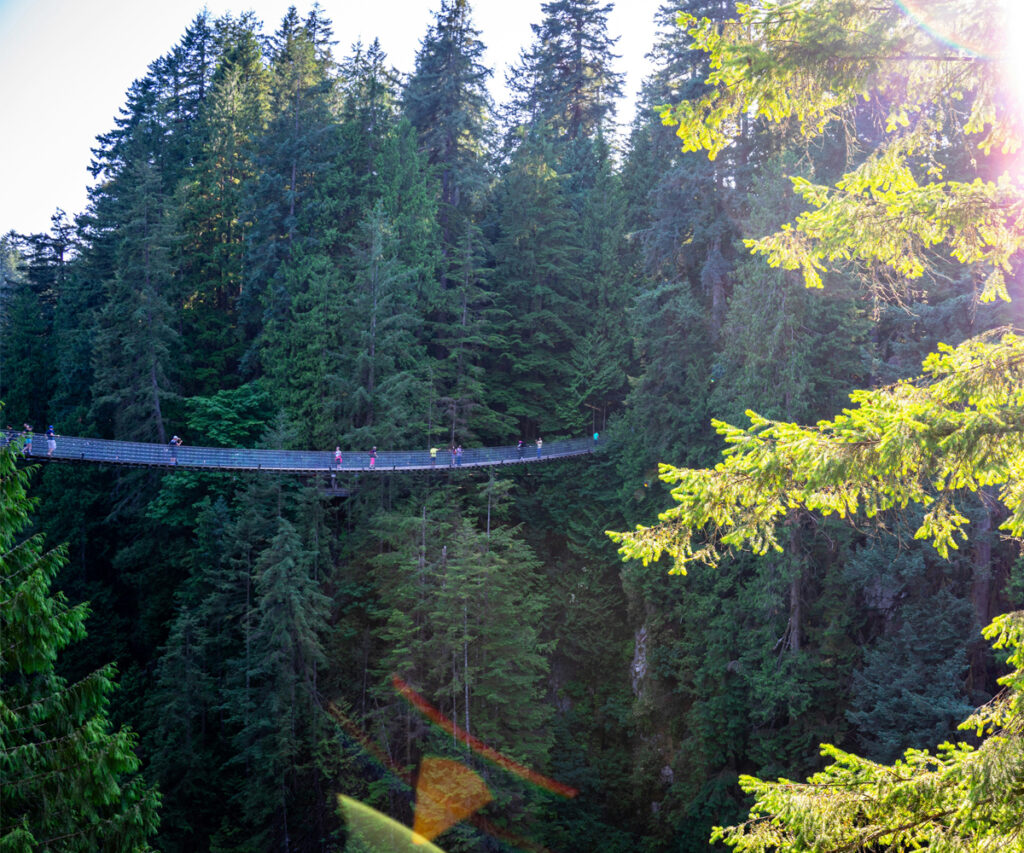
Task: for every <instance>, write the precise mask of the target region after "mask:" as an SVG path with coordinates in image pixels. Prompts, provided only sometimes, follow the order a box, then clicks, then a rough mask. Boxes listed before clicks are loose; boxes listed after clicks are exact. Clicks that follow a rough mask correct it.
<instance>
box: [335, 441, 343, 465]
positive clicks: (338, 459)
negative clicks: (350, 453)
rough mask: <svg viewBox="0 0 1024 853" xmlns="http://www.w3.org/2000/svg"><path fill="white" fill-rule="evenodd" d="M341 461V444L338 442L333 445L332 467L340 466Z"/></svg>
mask: <svg viewBox="0 0 1024 853" xmlns="http://www.w3.org/2000/svg"><path fill="white" fill-rule="evenodd" d="M341 462H342V459H341V445H340V444H338V445H335V446H334V467H335V468H340V467H341Z"/></svg>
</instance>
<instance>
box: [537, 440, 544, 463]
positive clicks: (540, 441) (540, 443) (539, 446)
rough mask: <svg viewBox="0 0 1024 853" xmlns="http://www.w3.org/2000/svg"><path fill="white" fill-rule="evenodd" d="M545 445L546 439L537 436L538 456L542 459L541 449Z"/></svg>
mask: <svg viewBox="0 0 1024 853" xmlns="http://www.w3.org/2000/svg"><path fill="white" fill-rule="evenodd" d="M543 446H544V439H543V438H541V437H540V436H539V435H538V436H537V458H538V459H540V449H541V448H542V447H543Z"/></svg>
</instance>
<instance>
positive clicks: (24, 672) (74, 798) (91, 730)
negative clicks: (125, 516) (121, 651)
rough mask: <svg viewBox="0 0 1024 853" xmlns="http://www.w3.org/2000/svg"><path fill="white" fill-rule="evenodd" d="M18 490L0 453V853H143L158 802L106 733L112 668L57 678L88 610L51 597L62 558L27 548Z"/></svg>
mask: <svg viewBox="0 0 1024 853" xmlns="http://www.w3.org/2000/svg"><path fill="white" fill-rule="evenodd" d="M27 479H28V474H27V472H25V471H23V470H21V471H19V470H18V469H17V468H16V467H15V454H14V450H13V449H12V448H4V449H2V450H0V488H2V491H3V495H4V499H3V501H2V502H0V637H2V650H0V771H2V776H3V780H4V782H3V808H0V846H3V847H4V848H5V849H10V850H29V849H37V848H45V849H53V850H69V851H78V850H80V851H83V853H84V851H93V850H103V851H111V853H113V851H125V850H131V851H143V850H148V849H149V845H148V841H147V839H148V838H149V837H150V836H151V835H152V834H153V833H154V831H155V830H156V827H157V823H158V819H157V808H158V804H159V796H158V794H157V793H156V791H155V790H154V789H153V788H151V787H149V786H147V785H146V784H145V783H144V782H143V780H142V778H141V776H140V775H139V773H138V771H139V760H138V758H136V756H135V752H134V750H135V744H136V737H135V735H134V733H133V732H131V731H130V730H129V729H128V728H126V727H122V728H121V729H119V730H118V731H113V730H112V729H113V727H112V726H111V724H110V720H109V718H108V715H107V705H108V702H109V696H110V694H111V693H112V692H113V691H114V690H115V689H116V688H115V683H114V668H113V666H111V665H108V666H105V667H102V668H101V669H98V670H96V671H95V672H93V673H91V674H89V675H87V676H86V677H85V678H83V679H81V680H79V681H77V682H74V683H70V684H69V683H68V682H67V681H65V679H63V678H62V677H61V676H59V675H58V674H57V672H56V659H57V656H58V654H59V653H60V652H61V651H62V650H63V649H64V648H65V647H66V646H67V645H68V644H70V643H72V642H74V641H76V640H81V639H82V638H83V637H84V635H85V628H84V622H85V619H86V615H87V607H86V606H85V605H79V606H77V607H70V606H68V604H67V601H66V599H65V598H64V596H63V595H61V594H59V593H58V594H53V593H51V592H50V586H51V584H52V583H53V582H54V579H55V577H56V575H57V573H58V572H59V571H60V569H61V567H62V565H63V564H64V562H65V561H66V553H65V551H64V550H63V549H57V550H54V551H47V550H45V547H44V543H43V539H42V535H41V534H35V535H30V536H27V537H26V536H25V530H26V528H27V526H28V525H29V521H30V511H31V508H32V501H31V500H30V499H29V498H28V497H27V496H26V493H25V487H26V482H27Z"/></svg>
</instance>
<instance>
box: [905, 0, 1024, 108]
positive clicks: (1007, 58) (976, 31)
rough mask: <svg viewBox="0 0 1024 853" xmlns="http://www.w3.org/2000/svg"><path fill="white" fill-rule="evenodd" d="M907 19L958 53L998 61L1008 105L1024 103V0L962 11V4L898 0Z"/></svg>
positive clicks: (990, 0) (998, 1) (990, 2)
mask: <svg viewBox="0 0 1024 853" xmlns="http://www.w3.org/2000/svg"><path fill="white" fill-rule="evenodd" d="M895 3H896V6H897V7H899V8H900V9H901V10H902V11H903V13H904V15H906V17H907V18H908V20H910V21H912V22H913V23H914V25H915V26H916V27H917V28H918V29H919V30H920V31H921V32H923V33H925V34H927V35H928V36H929V38H931V40H932V41H934V42H935V43H936V44H939V45H942V46H944V47H946V48H949V49H950V50H951V51H953V52H954V53H955V54H956V55H957V56H959V57H963V58H966V59H970V58H975V59H978V60H981V61H984V62H992V63H995V65H996V67H997V69H998V73H999V77H1000V79H1001V81H1002V85H1003V88H1004V89H1005V90H1006V93H1007V102H1008V106H1010V107H1011V109H1014V110H1015V111H1016V112H1017V113H1018V114H1020V113H1021V112H1022V106H1024V50H1022V45H1024V42H1022V38H1024V2H1021V0H988V2H987V3H985V4H984V5H985V6H986V9H987V14H986V15H984V16H981V15H965V14H961V12H962V8H961V6H962V4H961V3H956V2H936V0H895Z"/></svg>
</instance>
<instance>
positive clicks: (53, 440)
mask: <svg viewBox="0 0 1024 853" xmlns="http://www.w3.org/2000/svg"><path fill="white" fill-rule="evenodd" d="M56 449H57V433H55V432H54V431H53V424H50V426H49V427H47V429H46V455H47V456H53V451H55V450H56Z"/></svg>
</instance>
